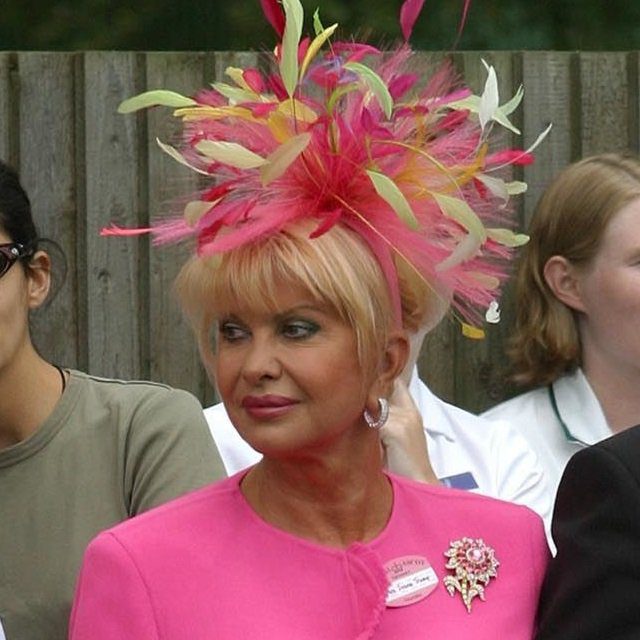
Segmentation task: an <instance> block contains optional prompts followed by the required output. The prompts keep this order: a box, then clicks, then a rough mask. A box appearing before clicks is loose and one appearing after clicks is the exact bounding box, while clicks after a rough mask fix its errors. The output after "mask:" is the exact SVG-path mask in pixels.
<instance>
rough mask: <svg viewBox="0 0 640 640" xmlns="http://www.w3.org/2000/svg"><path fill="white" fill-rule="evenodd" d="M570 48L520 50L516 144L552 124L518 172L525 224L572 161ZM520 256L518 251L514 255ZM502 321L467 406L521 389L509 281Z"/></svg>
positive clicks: (493, 329)
mask: <svg viewBox="0 0 640 640" xmlns="http://www.w3.org/2000/svg"><path fill="white" fill-rule="evenodd" d="M572 55H574V54H571V53H568V52H547V51H535V52H534V51H528V52H522V53H521V54H520V55H519V58H520V64H521V73H520V77H521V78H522V83H523V86H524V92H525V93H524V98H523V101H522V106H521V118H520V122H521V125H522V137H521V138H520V139H515V140H514V141H513V143H514V144H515V145H516V146H518V147H522V148H528V147H529V146H530V145H531V144H533V142H534V141H535V140H536V138H537V137H538V135H539V134H540V133H541V132H542V131H543V130H544V129H545V128H546V126H547V125H548V124H549V122H552V123H553V129H552V131H551V133H550V134H549V135H548V136H547V138H546V139H545V141H544V142H543V143H542V144H541V145H540V146H539V147H538V148H537V150H536V151H535V156H536V160H535V162H534V163H533V164H532V165H529V166H527V167H524V171H523V175H522V176H520V177H521V178H522V179H524V180H525V182H526V183H527V184H528V189H527V192H526V193H525V194H524V198H518V200H519V201H520V202H521V206H519V207H518V216H517V217H518V226H519V228H520V229H523V230H524V229H526V228H527V227H528V224H529V220H530V218H531V214H532V213H533V210H534V208H535V204H536V202H537V200H538V198H539V197H540V195H541V193H542V191H543V190H544V188H545V187H546V186H547V184H548V183H549V181H550V179H551V178H552V176H553V175H555V173H556V172H557V171H559V170H560V169H561V168H562V167H564V166H565V165H566V164H567V163H568V162H570V161H571V156H572V139H573V137H572V132H573V131H575V130H576V127H575V122H574V121H573V118H572V115H573V114H574V110H573V109H572V107H571V104H572V99H573V98H572V96H573V95H574V94H575V87H572V83H571V77H572V74H571V64H572V63H571V58H572ZM516 261H517V255H516V258H515V260H514V266H513V268H515V262H516ZM500 306H501V309H502V310H501V320H500V324H499V325H497V326H489V327H487V331H488V340H487V347H488V350H487V354H488V357H486V359H485V360H484V361H482V362H481V363H480V365H479V368H478V371H477V374H478V376H479V378H478V382H479V389H480V391H479V393H478V395H477V396H476V398H475V399H474V401H473V404H470V405H469V408H471V409H473V410H475V411H482V410H484V409H486V408H488V407H490V406H492V405H494V404H497V403H498V402H501V401H502V400H504V399H506V398H508V397H510V396H512V395H514V394H515V393H517V392H518V391H520V390H519V389H518V388H517V387H515V386H514V385H513V384H512V383H511V382H510V380H509V371H510V362H509V358H508V355H507V350H508V341H509V337H510V336H511V334H512V332H513V326H514V318H515V308H516V302H515V293H514V287H513V283H512V282H508V283H507V285H506V286H505V288H504V291H503V294H502V297H501V302H500Z"/></svg>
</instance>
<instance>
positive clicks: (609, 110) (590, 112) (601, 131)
mask: <svg viewBox="0 0 640 640" xmlns="http://www.w3.org/2000/svg"><path fill="white" fill-rule="evenodd" d="M580 86H581V121H582V122H581V125H582V126H581V136H580V138H581V143H582V148H581V155H582V156H589V155H592V154H594V153H604V152H607V151H621V150H625V149H627V148H628V147H629V140H630V137H631V136H630V131H629V118H628V114H629V112H630V108H631V104H630V99H629V78H628V74H627V54H626V53H624V52H607V51H600V52H597V53H596V52H583V53H581V54H580Z"/></svg>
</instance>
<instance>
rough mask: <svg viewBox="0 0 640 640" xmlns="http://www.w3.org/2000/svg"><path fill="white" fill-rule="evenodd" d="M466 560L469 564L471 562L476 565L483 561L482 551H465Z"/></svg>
mask: <svg viewBox="0 0 640 640" xmlns="http://www.w3.org/2000/svg"><path fill="white" fill-rule="evenodd" d="M466 555H467V560H468V561H469V562H473V563H474V564H478V563H479V562H482V561H483V560H484V551H483V550H482V549H478V548H477V547H475V548H473V549H468V550H467V554H466Z"/></svg>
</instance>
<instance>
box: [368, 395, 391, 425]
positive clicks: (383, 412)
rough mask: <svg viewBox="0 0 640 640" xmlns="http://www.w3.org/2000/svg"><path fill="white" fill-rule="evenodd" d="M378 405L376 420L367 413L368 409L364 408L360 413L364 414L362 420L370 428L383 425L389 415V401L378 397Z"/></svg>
mask: <svg viewBox="0 0 640 640" xmlns="http://www.w3.org/2000/svg"><path fill="white" fill-rule="evenodd" d="M378 406H379V407H380V415H379V416H378V419H377V420H376V419H375V418H374V417H373V416H372V415H371V414H370V413H369V410H368V409H365V410H364V412H363V414H362V415H363V416H364V421H365V422H366V423H367V426H368V427H369V428H370V429H380V428H381V427H383V426H384V423H385V422H386V421H387V418H388V417H389V403H388V402H387V399H386V398H378Z"/></svg>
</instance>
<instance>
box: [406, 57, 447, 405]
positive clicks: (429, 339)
mask: <svg viewBox="0 0 640 640" xmlns="http://www.w3.org/2000/svg"><path fill="white" fill-rule="evenodd" d="M444 60H445V56H443V55H441V54H434V53H431V52H419V53H418V54H417V56H416V60H415V66H416V68H417V69H418V70H420V71H421V72H422V75H423V76H425V75H426V74H430V73H432V72H433V70H434V69H436V68H437V66H438V65H439V64H441V63H442V62H444ZM412 64H413V63H412ZM455 332H456V326H455V322H453V321H451V319H450V318H448V319H445V320H443V321H442V322H441V323H440V324H439V325H438V326H437V327H436V328H435V329H433V330H432V331H431V332H430V333H429V334H428V335H427V336H426V338H425V340H424V342H423V344H422V350H421V352H420V357H419V358H418V372H419V374H420V378H421V379H422V380H424V381H425V382H426V383H427V385H428V386H429V388H430V389H432V390H433V391H434V393H436V394H437V395H439V396H440V397H442V398H444V399H446V400H453V398H454V396H455V384H454V354H455V351H454V349H455V346H454V343H455Z"/></svg>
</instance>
